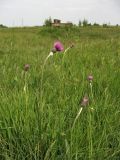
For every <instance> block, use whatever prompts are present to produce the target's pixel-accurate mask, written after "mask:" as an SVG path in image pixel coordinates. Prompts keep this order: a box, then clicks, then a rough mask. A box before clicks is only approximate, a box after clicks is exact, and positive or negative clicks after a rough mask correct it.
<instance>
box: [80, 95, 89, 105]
mask: <svg viewBox="0 0 120 160" xmlns="http://www.w3.org/2000/svg"><path fill="white" fill-rule="evenodd" d="M88 103H89V99H88V97H87V96H84V97H83V99H82V102H81V106H82V107H86V106H87V105H88Z"/></svg>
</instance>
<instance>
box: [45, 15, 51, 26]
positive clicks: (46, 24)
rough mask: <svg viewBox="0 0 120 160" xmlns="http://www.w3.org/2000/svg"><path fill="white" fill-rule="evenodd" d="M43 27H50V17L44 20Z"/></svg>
mask: <svg viewBox="0 0 120 160" xmlns="http://www.w3.org/2000/svg"><path fill="white" fill-rule="evenodd" d="M44 25H45V26H48V27H49V26H51V25H52V19H51V17H49V18H48V19H46V20H45V22H44Z"/></svg>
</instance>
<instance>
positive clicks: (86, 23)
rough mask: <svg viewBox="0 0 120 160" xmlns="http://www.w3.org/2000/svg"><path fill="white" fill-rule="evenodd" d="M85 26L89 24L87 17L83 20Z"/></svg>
mask: <svg viewBox="0 0 120 160" xmlns="http://www.w3.org/2000/svg"><path fill="white" fill-rule="evenodd" d="M83 26H84V27H86V26H88V20H86V19H84V20H83Z"/></svg>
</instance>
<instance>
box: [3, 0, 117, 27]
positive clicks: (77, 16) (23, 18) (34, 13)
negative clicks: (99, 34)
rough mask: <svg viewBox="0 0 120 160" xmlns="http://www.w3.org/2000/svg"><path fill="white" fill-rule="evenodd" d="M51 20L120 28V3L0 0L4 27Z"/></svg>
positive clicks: (72, 0)
mask: <svg viewBox="0 0 120 160" xmlns="http://www.w3.org/2000/svg"><path fill="white" fill-rule="evenodd" d="M49 17H51V18H52V19H54V18H55V19H56V18H57V19H60V20H61V21H62V22H68V21H69V22H73V23H75V24H78V22H79V20H83V19H87V20H88V22H89V23H94V22H96V23H99V24H103V23H110V24H111V25H116V24H119V25H120V0H0V24H3V25H6V26H39V25H43V23H44V20H45V19H47V18H49Z"/></svg>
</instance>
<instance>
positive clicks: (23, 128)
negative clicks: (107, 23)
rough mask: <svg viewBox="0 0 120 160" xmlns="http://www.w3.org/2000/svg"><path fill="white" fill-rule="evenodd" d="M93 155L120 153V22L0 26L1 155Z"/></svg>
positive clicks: (16, 158) (113, 159)
mask: <svg viewBox="0 0 120 160" xmlns="http://www.w3.org/2000/svg"><path fill="white" fill-rule="evenodd" d="M56 40H60V41H61V42H62V43H63V44H64V47H65V48H67V47H68V46H69V45H70V44H71V43H74V44H75V46H74V47H73V48H71V49H70V50H69V51H68V52H67V53H66V54H65V55H64V54H63V53H58V54H57V53H56V54H54V56H51V57H50V58H49V59H48V60H47V62H46V64H45V66H44V68H43V64H44V60H45V58H46V57H47V55H48V54H49V52H50V50H51V49H52V47H53V43H54V42H55V41H56ZM24 64H29V65H30V68H29V70H28V71H27V72H25V71H24ZM42 73H43V74H42ZM88 75H92V76H93V81H92V85H90V83H89V81H88V80H87V77H88ZM41 79H42V83H41ZM41 84H42V85H41ZM85 95H87V96H88V98H89V104H88V105H87V106H86V107H83V110H82V112H81V113H80V114H79V111H80V109H81V107H82V106H81V100H82V99H83V97H84V96H85ZM89 159H90V160H120V28H119V27H111V28H110V27H109V28H102V27H81V28H77V27H73V28H58V29H56V28H42V27H34V28H9V29H7V28H6V29H0V160H89Z"/></svg>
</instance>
